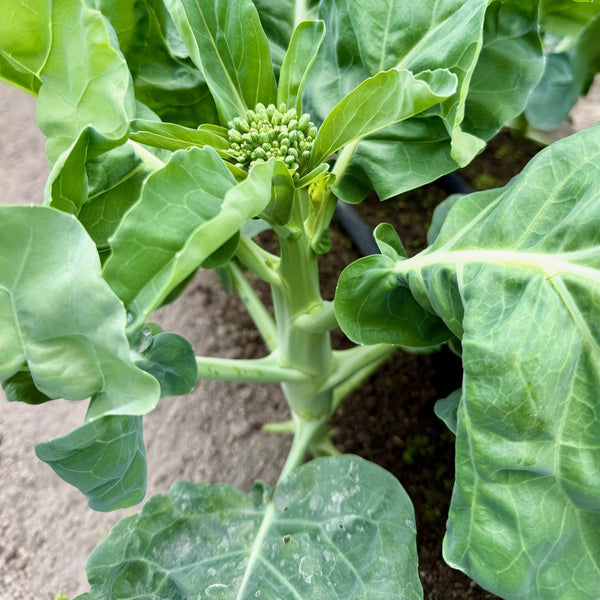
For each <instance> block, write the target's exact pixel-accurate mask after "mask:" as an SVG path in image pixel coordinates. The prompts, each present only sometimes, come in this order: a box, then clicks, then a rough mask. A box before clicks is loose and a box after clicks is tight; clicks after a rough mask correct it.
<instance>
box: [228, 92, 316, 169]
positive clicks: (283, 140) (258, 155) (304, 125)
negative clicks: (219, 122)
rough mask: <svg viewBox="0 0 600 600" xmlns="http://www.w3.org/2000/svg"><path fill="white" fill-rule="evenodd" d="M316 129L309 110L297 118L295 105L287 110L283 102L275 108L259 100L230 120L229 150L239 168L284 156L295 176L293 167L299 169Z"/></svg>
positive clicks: (301, 166) (307, 155) (307, 152)
mask: <svg viewBox="0 0 600 600" xmlns="http://www.w3.org/2000/svg"><path fill="white" fill-rule="evenodd" d="M316 133H317V128H316V127H315V125H314V124H313V123H311V122H310V116H309V115H308V114H303V115H302V116H301V117H300V118H299V119H298V115H297V112H296V109H295V108H290V109H289V110H288V109H287V107H286V106H285V104H281V105H280V106H279V107H278V108H277V107H275V105H274V104H269V105H268V106H267V107H266V108H265V106H264V104H262V103H258V104H257V105H256V107H255V108H254V110H248V111H247V113H246V115H244V116H243V117H235V118H234V119H233V120H232V121H231V122H230V123H229V131H228V136H229V142H230V153H231V154H232V157H233V159H234V160H235V161H236V163H235V164H236V165H238V166H240V167H242V168H249V167H251V166H253V165H255V164H256V163H258V162H263V161H266V160H269V159H270V158H276V159H279V160H283V161H284V162H285V164H286V165H287V166H288V168H289V169H290V171H292V172H293V173H294V175H295V176H297V173H296V171H302V169H303V168H304V166H305V165H306V163H307V161H308V158H309V157H310V150H311V148H312V142H313V139H314V136H315V135H316ZM311 134H313V136H312V137H311Z"/></svg>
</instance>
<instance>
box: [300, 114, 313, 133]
mask: <svg viewBox="0 0 600 600" xmlns="http://www.w3.org/2000/svg"><path fill="white" fill-rule="evenodd" d="M309 125H310V115H309V114H306V113H304V114H303V115H302V116H301V117H300V119H299V120H298V129H300V130H302V131H304V130H305V129H306V128H307V127H308V126H309Z"/></svg>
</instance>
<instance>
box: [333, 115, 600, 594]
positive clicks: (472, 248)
mask: <svg viewBox="0 0 600 600" xmlns="http://www.w3.org/2000/svg"><path fill="white" fill-rule="evenodd" d="M599 134H600V127H599V126H596V127H594V128H591V129H589V130H587V131H585V132H582V133H580V134H577V135H575V136H572V137H570V138H567V139H565V140H562V141H560V142H557V143H555V144H553V145H552V146H550V147H549V148H547V149H546V150H544V151H543V152H542V153H540V154H539V155H538V156H537V157H536V158H535V159H534V160H533V161H532V162H531V163H530V164H529V165H528V166H527V168H526V169H525V170H524V171H523V173H522V174H521V175H520V176H519V177H518V178H517V179H515V180H513V181H512V182H511V184H509V185H508V186H507V187H506V188H504V189H501V190H496V192H495V193H494V192H484V193H482V194H475V195H471V196H465V197H463V198H461V199H459V200H458V201H457V202H456V204H455V205H454V206H453V208H452V209H451V210H450V211H449V213H448V216H447V217H446V219H445V221H444V224H443V226H442V229H441V231H440V233H439V235H438V237H437V239H436V241H435V243H434V244H433V245H432V246H431V247H430V248H428V249H427V250H425V251H424V252H422V253H421V254H419V255H417V256H415V257H413V258H411V259H405V260H401V259H399V260H397V261H396V262H394V263H392V264H390V265H389V267H388V271H387V273H388V277H389V278H392V277H395V278H396V281H397V286H398V288H399V289H400V288H409V289H410V291H411V292H412V294H413V296H414V297H415V298H416V299H417V301H418V302H419V303H420V304H421V306H423V308H424V309H425V310H427V311H430V312H433V313H435V314H436V315H437V316H438V317H439V318H440V319H442V320H443V321H444V322H445V324H446V326H447V327H448V328H449V329H450V330H452V332H453V333H455V335H456V336H457V337H459V338H460V339H461V341H462V360H463V367H464V379H463V386H462V397H461V399H460V402H459V405H458V414H457V424H456V428H457V429H456V435H457V437H456V486H455V490H454V494H453V498H452V504H451V508H450V514H449V521H448V533H447V536H446V539H445V543H444V556H445V558H446V560H447V561H448V562H449V563H450V564H451V565H452V566H455V567H457V568H459V569H461V570H463V571H465V572H466V573H467V574H469V575H470V576H471V577H472V578H473V579H475V580H476V581H477V582H479V583H480V584H481V585H482V586H483V587H485V588H487V589H489V590H490V591H492V592H494V593H496V594H498V595H500V596H501V597H503V598H506V599H507V600H512V599H515V600H516V599H521V598H528V599H532V600H538V599H539V600H559V599H563V598H577V599H578V600H580V599H581V600H588V599H589V600H592V599H596V598H597V597H598V590H599V589H600V479H599V478H598V472H599V471H600V444H599V440H600V404H599V402H598V389H599V388H600V329H599V328H598V319H597V315H598V311H599V310H600V169H599V168H598V164H599V161H600V135H599ZM494 194H495V197H492V195H494ZM350 268H352V267H350ZM370 278H371V274H370V273H365V275H364V284H363V285H364V286H365V287H368V284H369V281H370ZM354 285H356V284H355V283H354ZM344 288H345V286H344V285H342V283H340V286H339V287H338V294H347V293H348V290H346V289H344ZM359 309H360V306H359V305H357V309H356V311H355V312H356V319H357V320H359V321H360V310H359ZM368 325H369V326H370V327H373V323H372V322H369V323H368ZM387 325H388V320H387V318H386V315H385V313H384V314H383V315H382V318H381V321H380V328H381V331H382V334H381V335H382V339H385V336H386V335H387ZM375 337H376V336H372V338H375ZM373 341H375V339H373Z"/></svg>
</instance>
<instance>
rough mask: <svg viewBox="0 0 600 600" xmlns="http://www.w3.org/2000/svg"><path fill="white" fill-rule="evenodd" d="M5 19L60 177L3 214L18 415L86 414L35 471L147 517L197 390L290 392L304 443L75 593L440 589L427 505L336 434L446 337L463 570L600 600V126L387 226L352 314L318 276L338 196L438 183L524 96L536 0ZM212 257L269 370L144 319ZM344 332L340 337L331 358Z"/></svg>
mask: <svg viewBox="0 0 600 600" xmlns="http://www.w3.org/2000/svg"><path fill="white" fill-rule="evenodd" d="M563 4H567V5H569V6H568V7H566V8H565V10H567V9H568V8H572V9H573V10H574V11H575V10H578V5H577V4H575V3H573V6H572V7H571V6H570V5H571V3H570V2H566V3H563ZM0 6H2V7H3V8H4V14H5V15H9V16H8V17H6V18H5V19H4V20H3V21H2V23H0V76H1V77H2V78H3V79H5V80H6V81H8V82H10V83H12V84H14V85H16V86H18V87H20V88H21V89H23V90H25V91H27V92H29V93H31V94H33V95H35V96H37V98H38V104H37V117H38V122H39V125H40V128H41V130H42V131H43V133H44V134H45V135H46V136H47V139H48V141H47V146H46V151H47V156H48V159H49V161H50V164H51V167H52V169H51V174H50V177H49V180H48V183H47V186H46V189H45V195H44V202H43V205H41V206H40V205H36V206H8V207H2V208H1V209H0V210H1V212H2V221H1V223H2V227H1V229H0V248H1V252H0V322H1V324H2V329H1V331H2V333H1V336H0V380H1V381H2V386H3V388H4V390H5V392H6V395H7V397H8V399H9V400H11V401H21V402H28V403H33V404H38V403H42V402H46V401H50V400H52V399H55V398H65V399H67V400H72V401H86V400H87V401H89V404H88V410H87V414H86V417H85V421H84V423H83V424H82V425H81V427H79V428H78V429H76V430H75V431H73V432H71V433H67V434H66V435H65V436H64V437H61V438H58V439H52V440H49V441H45V442H42V443H40V444H39V445H38V446H37V448H36V452H37V455H38V457H39V458H40V459H41V460H43V461H45V462H46V463H48V464H49V465H50V466H51V467H52V468H53V469H54V471H56V473H57V474H58V475H59V476H60V477H62V478H63V479H65V480H66V481H67V482H69V483H71V484H73V485H74V486H76V487H77V488H78V489H79V490H81V492H82V493H83V494H85V496H86V497H87V500H88V503H89V505H90V506H91V507H92V508H93V509H96V510H102V511H108V510H113V509H116V508H122V507H128V506H131V505H134V504H136V503H138V502H140V501H141V500H142V499H143V497H144V495H145V484H146V460H145V450H144V442H143V436H142V427H143V424H142V417H143V415H144V414H146V413H148V412H149V411H151V410H152V409H153V408H154V407H155V406H156V405H157V403H158V402H159V401H160V399H161V398H162V397H166V396H177V395H182V394H186V393H188V392H189V391H190V390H191V389H193V387H194V386H195V384H196V382H197V381H198V379H199V378H212V379H220V380H229V381H245V382H255V383H261V382H269V383H273V382H277V383H280V384H281V387H282V390H283V393H284V396H285V398H286V400H287V403H288V405H289V409H290V420H289V422H288V423H285V424H282V425H281V426H280V427H279V429H281V430H285V431H289V432H290V433H293V436H294V437H293V443H292V446H291V450H290V453H289V456H288V458H287V461H286V463H285V465H284V467H283V470H282V472H281V474H280V477H279V480H278V481H277V483H276V484H275V486H274V487H270V486H268V485H266V484H261V483H257V484H256V485H255V486H254V488H253V489H252V490H251V491H250V492H249V493H244V492H241V491H239V490H236V489H235V488H233V487H231V486H229V485H227V484H219V485H214V486H208V485H205V484H202V483H190V482H185V481H176V482H175V483H174V484H173V486H172V488H171V489H170V491H169V492H168V494H164V495H158V496H155V497H153V498H150V499H149V500H148V501H147V503H146V504H145V506H144V508H143V510H142V511H141V513H140V514H139V515H135V516H131V517H129V518H126V519H124V520H123V521H121V522H120V523H118V524H117V525H116V526H115V527H114V529H113V530H112V531H111V533H110V534H109V536H108V537H107V539H106V540H105V541H104V542H103V543H102V544H101V545H100V546H99V547H98V548H97V550H96V551H94V553H93V554H92V555H91V557H90V559H89V561H88V564H87V569H86V570H87V576H88V579H89V582H90V586H91V587H90V591H89V592H87V593H85V594H83V595H82V596H80V599H81V600H99V599H101V598H102V599H105V598H111V599H115V600H117V599H119V600H133V599H134V598H147V599H155V600H158V599H159V598H160V599H162V598H164V599H166V598H168V599H169V600H177V599H181V600H183V599H192V598H194V599H196V598H223V599H232V600H233V599H237V600H241V599H250V598H259V597H260V598H264V599H270V600H275V599H286V600H287V599H295V600H299V599H301V598H302V599H312V598H319V599H329V598H331V599H334V598H335V599H339V598H344V599H348V600H350V599H359V598H362V599H366V598H368V599H369V600H371V599H373V600H374V599H378V600H388V599H389V600H391V599H411V600H413V599H414V600H418V599H422V598H423V592H422V588H421V584H420V581H419V575H418V570H417V554H416V543H415V534H416V525H415V519H414V514H413V508H412V504H411V501H410V499H409V497H408V495H407V494H406V492H405V491H404V489H403V488H402V486H401V483H400V482H398V481H397V480H396V479H395V478H394V477H393V476H392V475H391V474H389V473H388V472H386V471H385V470H384V469H382V468H380V467H378V466H376V465H374V464H371V463H369V462H367V461H365V460H363V459H361V458H359V457H357V456H349V455H340V454H339V453H338V452H337V450H336V449H335V447H334V444H333V442H332V440H331V435H330V432H329V430H328V427H327V423H328V421H329V419H330V418H331V416H332V414H333V413H334V411H335V410H336V408H337V407H338V406H339V405H340V403H341V402H343V400H344V398H345V397H346V396H347V395H348V394H349V393H350V392H351V391H352V390H354V389H356V388H357V387H358V386H359V385H360V384H361V382H362V381H363V380H364V379H365V378H366V377H367V376H368V375H369V374H371V373H372V372H373V371H374V370H375V369H377V367H378V366H379V365H380V364H381V363H382V362H383V361H384V360H386V359H387V358H388V357H389V356H390V355H391V354H392V353H393V352H395V351H398V349H399V348H402V349H403V350H404V351H409V352H410V351H418V352H423V351H427V352H433V351H435V350H436V349H438V348H440V347H441V346H442V345H444V344H447V345H449V346H450V347H451V348H452V349H453V350H454V351H455V352H456V353H458V354H459V355H460V356H461V357H462V362H463V368H464V375H463V384H462V387H461V389H459V390H457V391H456V392H455V393H453V394H452V395H451V396H450V397H448V398H446V399H443V400H440V401H439V402H438V403H437V405H436V412H437V413H438V415H439V416H440V417H441V418H442V419H443V420H444V421H445V422H446V424H447V425H448V427H449V428H450V429H451V430H452V431H453V432H454V433H455V435H456V483H455V486H454V492H453V497H452V504H451V506H450V512H449V518H448V530H447V535H446V538H445V541H444V554H445V558H446V560H447V562H448V563H449V564H450V565H452V566H454V567H456V568H457V569H460V570H462V571H464V572H465V573H467V574H468V575H469V576H471V577H472V578H473V579H474V580H475V581H477V582H478V583H479V584H481V585H482V586H483V587H484V588H486V589H488V590H490V591H492V592H494V593H496V594H498V595H500V596H502V597H504V598H507V599H517V598H524V597H525V598H530V599H540V600H541V599H543V600H550V599H557V600H558V599H571V598H572V599H575V598H577V599H578V600H582V599H584V598H589V599H590V600H591V599H593V598H597V597H598V589H600V533H599V532H600V517H599V514H600V484H599V480H598V476H597V474H598V468H599V466H600V406H599V405H598V385H599V381H600V371H599V364H600V350H599V349H600V333H599V330H598V327H597V325H596V319H595V317H596V314H597V311H598V308H599V307H600V238H599V234H598V232H599V231H600V227H599V225H600V196H599V194H600V192H599V190H600V185H599V183H600V170H599V169H598V160H599V159H600V141H599V138H598V127H595V128H591V129H590V130H588V131H586V132H583V133H581V134H578V135H575V136H573V137H572V138H569V139H566V140H564V141H561V142H558V143H556V144H555V145H553V146H551V147H550V148H548V149H546V150H545V151H543V152H542V153H540V154H539V156H538V157H536V159H535V160H533V161H532V162H531V164H530V165H528V166H527V168H526V169H525V170H524V171H523V173H522V174H521V175H520V176H518V177H517V178H515V179H514V180H513V181H512V182H510V183H509V184H508V185H507V186H506V187H505V188H502V189H496V190H491V191H487V192H480V193H475V194H471V195H467V196H463V197H458V196H453V197H451V198H449V199H448V200H447V201H446V202H445V203H443V204H442V205H441V206H440V207H439V208H438V209H437V211H436V213H435V218H434V222H433V224H432V227H431V230H430V233H429V238H430V240H429V241H430V245H429V247H428V248H427V249H426V250H424V251H423V252H421V253H419V254H418V255H416V256H414V257H412V258H407V254H406V252H405V251H404V249H403V247H402V243H401V240H400V239H399V237H398V236H397V234H396V233H395V231H394V230H393V229H392V228H391V226H389V225H386V224H382V225H380V226H379V227H378V228H377V229H376V231H375V239H376V242H377V244H378V247H379V249H380V254H378V255H374V256H369V257H366V258H363V259H360V260H358V261H357V262H355V263H353V264H351V265H349V266H347V267H346V269H345V270H344V272H343V273H342V275H341V277H340V279H339V282H338V286H337V291H336V295H335V300H334V301H333V302H331V301H325V300H323V298H322V295H321V291H320V287H319V279H318V261H319V256H320V255H322V254H323V253H325V252H327V251H328V250H329V247H330V240H329V225H330V222H331V219H332V217H333V212H334V208H335V206H336V203H337V202H338V201H342V202H346V203H358V202H361V201H362V200H363V199H364V198H365V197H366V196H367V194H368V193H369V192H371V191H375V192H376V193H377V195H378V196H379V198H380V199H381V200H385V199H387V198H390V197H392V196H394V195H397V194H399V193H401V192H404V191H407V190H410V189H414V188H416V187H419V186H420V185H422V184H424V183H427V182H430V181H433V180H435V179H436V178H438V177H440V176H441V175H443V174H446V173H449V172H451V171H453V170H455V169H457V168H458V167H459V166H464V165H466V164H468V163H469V162H470V161H471V160H472V159H473V158H474V157H475V156H476V155H477V154H478V153H479V152H481V150H482V149H483V148H484V147H485V144H486V142H487V140H489V139H490V138H491V137H492V136H494V135H495V134H496V133H497V132H498V130H499V129H500V128H501V127H502V126H503V124H504V123H506V122H507V121H509V120H511V119H513V118H515V117H516V116H517V115H519V114H521V113H522V112H523V110H524V109H525V107H526V105H527V103H528V99H529V97H530V94H531V91H532V90H533V89H534V88H535V87H536V86H537V85H538V82H539V81H540V78H541V77H542V72H543V69H544V59H543V49H542V44H541V41H540V34H539V25H538V24H539V14H545V13H544V11H545V10H546V9H547V8H548V2H545V1H530V2H522V1H520V0H519V1H517V0H503V1H499V0H491V1H489V0H460V1H459V0H438V1H437V2H420V3H414V2H409V1H407V0H373V1H372V2H369V3H366V2H362V1H360V0H321V1H320V2H316V1H311V0H277V1H275V0H255V1H254V2H252V1H251V0H227V1H225V0H210V1H209V0H135V1H134V0H119V1H118V2H117V0H20V1H19V2H17V3H16V4H15V3H12V2H11V3H8V0H0ZM267 229H269V230H272V232H273V234H274V236H275V237H276V239H277V242H278V250H277V251H273V250H272V249H271V250H268V249H266V248H264V247H263V246H262V245H261V244H260V242H259V240H260V238H257V234H258V233H259V232H261V231H265V230H267ZM200 268H202V269H217V270H218V271H219V273H220V275H221V277H222V279H223V280H225V281H226V282H227V283H228V285H230V286H231V287H232V288H233V289H234V290H235V291H237V292H238V293H239V295H240V298H241V299H242V301H243V303H244V304H245V306H246V308H247V310H248V312H249V314H250V316H251V317H252V319H253V321H254V323H255V324H256V327H257V328H258V330H259V332H260V333H261V334H262V337H263V338H264V341H265V344H266V346H267V347H268V349H269V354H268V355H267V356H265V357H263V358H258V359H246V360H236V359H226V358H218V357H206V356H197V355H196V354H195V351H194V349H193V347H192V346H191V344H190V343H189V342H188V341H186V340H185V339H184V338H183V337H181V336H179V335H175V334H172V333H168V332H163V331H162V330H161V329H160V327H159V326H158V325H156V324H154V323H152V322H151V321H150V320H149V319H150V318H151V315H152V313H153V312H154V311H155V310H156V309H157V308H159V307H160V306H162V305H164V304H165V303H167V302H171V301H173V300H174V299H175V298H176V297H177V296H178V294H180V293H181V292H182V291H183V290H184V289H185V287H186V285H187V284H188V283H189V281H190V280H191V278H192V277H193V275H194V273H195V272H196V271H197V270H198V269H200ZM248 272H251V273H252V274H253V276H255V277H257V278H258V279H260V280H262V281H264V282H266V284H268V286H269V287H270V290H271V295H272V304H273V310H272V311H270V310H269V309H268V308H266V307H265V305H264V304H263V303H262V302H261V300H260V298H259V295H258V294H257V293H256V292H255V291H254V289H253V288H252V286H251V285H250V283H249V281H250V280H249V279H248V278H247V273H248ZM198 309H199V310H201V307H198ZM338 326H339V327H341V329H342V330H343V331H344V332H345V334H346V335H347V336H348V338H349V339H350V340H351V341H353V342H354V343H355V345H354V346H353V347H351V348H349V349H347V350H333V349H332V346H331V341H330V334H331V331H332V330H334V329H335V328H337V327H338ZM308 454H311V455H313V456H315V457H316V458H315V459H314V460H311V461H309V462H307V463H304V460H305V458H306V457H307V455H308Z"/></svg>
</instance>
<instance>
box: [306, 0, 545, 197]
mask: <svg viewBox="0 0 600 600" xmlns="http://www.w3.org/2000/svg"><path fill="white" fill-rule="evenodd" d="M357 4H358V2H357ZM525 4H529V3H519V2H517V1H516V0H515V1H512V0H511V1H510V2H493V3H490V4H489V7H487V5H488V3H487V2H484V1H482V0H472V1H470V2H462V1H459V0H450V1H448V2H443V3H423V2H422V3H418V5H416V4H414V3H412V2H410V3H409V2H404V1H402V2H400V1H399V0H395V1H392V0H386V1H384V0H380V1H378V2H371V3H369V4H364V6H363V8H362V9H360V10H359V9H358V8H357V9H356V11H351V14H350V16H348V15H347V14H345V13H344V10H343V9H342V8H341V7H340V6H338V7H337V8H336V10H335V11H331V13H332V14H329V15H327V16H324V17H323V18H324V19H325V23H326V26H327V30H328V31H331V30H332V27H333V31H334V32H336V35H337V38H334V40H331V42H330V43H328V39H327V38H326V40H325V42H324V44H323V50H322V52H321V54H320V60H319V59H318V61H317V62H318V64H317V65H315V68H314V69H313V75H312V77H311V80H310V83H309V86H307V96H308V100H309V101H310V105H311V108H313V109H317V112H318V113H319V114H326V113H323V111H324V110H325V109H327V110H331V108H332V107H331V105H330V104H327V103H330V102H331V98H332V97H335V96H336V94H340V90H342V89H343V88H342V86H344V85H346V81H345V80H348V79H354V78H356V77H359V76H360V73H361V66H360V65H359V64H356V60H357V57H363V60H364V61H365V63H366V64H369V65H370V67H369V68H371V69H374V68H375V67H376V66H378V65H379V63H380V61H381V60H382V59H383V65H385V66H386V67H387V65H388V62H386V61H389V60H391V59H390V58H388V54H387V53H388V52H389V53H390V54H391V56H392V57H397V60H398V62H397V65H396V66H397V67H398V68H407V69H409V70H411V71H412V72H413V73H418V72H419V71H421V70H422V69H436V68H448V69H450V71H452V72H453V73H454V74H455V75H456V76H457V77H458V88H457V90H458V91H457V93H456V94H454V95H453V96H452V97H450V98H449V99H448V100H446V101H444V102H443V103H441V105H440V107H438V108H435V109H431V110H430V111H428V112H426V113H425V115H424V116H423V117H426V118H423V117H422V116H416V117H413V118H411V119H408V120H406V121H403V122H402V123H397V124H396V125H394V126H392V127H388V128H386V129H384V130H382V131H380V132H376V133H375V134H372V135H370V136H369V137H368V138H366V139H364V140H363V141H361V143H360V144H359V145H358V147H357V149H356V151H355V152H354V155H353V157H352V160H351V162H350V166H349V168H347V169H346V171H345V174H344V177H343V178H341V179H339V180H338V181H337V183H336V192H337V193H338V194H339V195H340V197H342V198H343V199H344V200H345V201H349V202H353V203H356V202H360V201H362V200H363V199H364V197H366V195H367V193H368V192H369V191H370V190H371V189H373V188H374V189H375V191H376V192H377V194H378V196H379V197H380V198H381V199H386V198H390V197H392V196H394V195H397V194H399V193H402V192H404V191H408V190H411V189H413V188H416V187H419V186H421V185H424V184H425V183H428V182H431V181H433V180H435V179H437V178H438V177H440V176H441V175H444V174H445V173H449V172H451V171H454V170H456V168H457V167H458V164H459V163H460V164H466V163H467V162H468V161H469V160H470V159H472V158H473V157H474V156H475V154H477V153H478V152H479V151H480V150H481V149H482V147H483V141H484V140H487V139H489V138H490V137H491V136H492V135H494V134H495V133H496V132H497V131H498V129H499V128H500V126H501V125H502V124H504V123H505V122H506V121H507V120H510V119H512V118H514V117H516V116H517V115H518V114H520V113H521V112H522V110H523V108H524V106H525V103H526V101H527V97H528V94H529V92H530V90H531V89H532V88H533V87H534V86H535V85H536V84H537V82H538V80H539V77H540V76H541V72H542V69H543V58H542V53H541V47H540V42H539V38H538V35H537V31H536V21H535V19H531V18H529V17H528V13H527V12H526V10H528V9H527V8H526V7H525ZM484 12H485V15H484ZM366 13H369V14H366ZM370 15H373V16H370ZM378 15H385V18H379V17H378ZM484 16H485V20H484ZM331 20H333V25H332V23H331ZM347 21H350V24H349V25H348V24H347ZM406 22H410V24H411V26H410V27H407V26H406ZM385 23H388V27H387V28H385V25H384V24H385ZM395 23H401V25H400V26H399V27H396V26H395V25H394V24H395ZM386 35H387V38H386ZM327 37H328V38H329V36H327ZM359 48H360V51H359ZM323 63H327V64H323ZM362 69H363V72H364V71H365V70H366V67H364V66H363V67H362ZM508 73H510V76H509V75H508ZM490 98H493V101H490ZM321 107H322V108H321Z"/></svg>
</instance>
